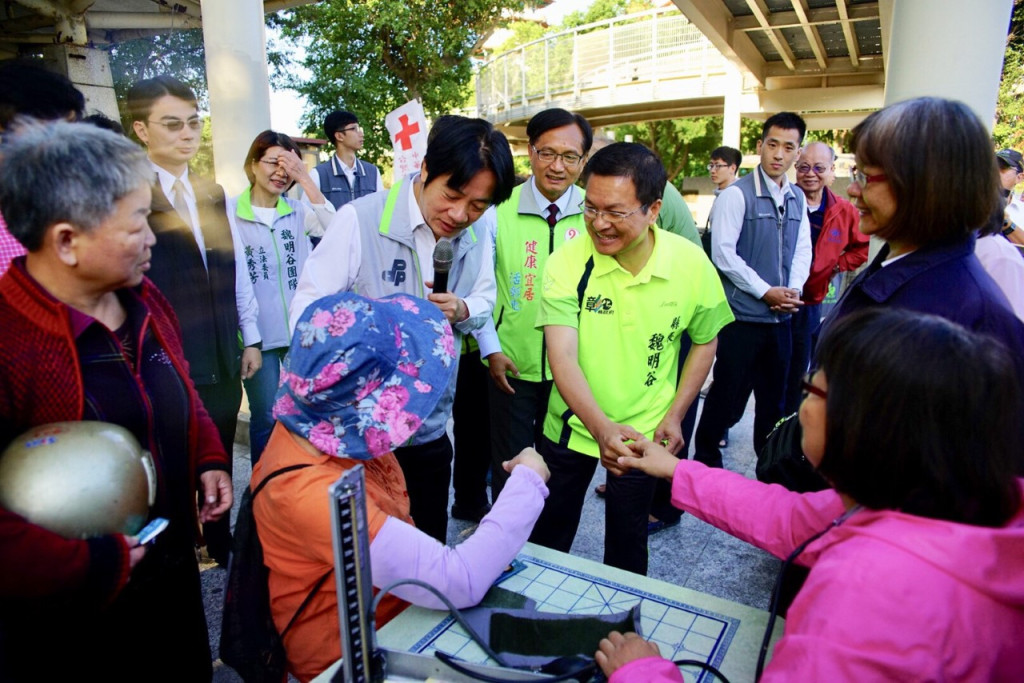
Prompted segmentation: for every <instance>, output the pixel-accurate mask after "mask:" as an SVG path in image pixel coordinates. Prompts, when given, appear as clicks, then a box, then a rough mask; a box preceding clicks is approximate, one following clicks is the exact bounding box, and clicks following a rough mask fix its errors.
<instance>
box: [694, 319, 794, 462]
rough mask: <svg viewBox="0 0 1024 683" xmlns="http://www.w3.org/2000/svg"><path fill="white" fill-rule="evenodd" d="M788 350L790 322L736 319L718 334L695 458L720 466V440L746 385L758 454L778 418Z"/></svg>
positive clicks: (789, 352) (744, 391) (788, 354)
mask: <svg viewBox="0 0 1024 683" xmlns="http://www.w3.org/2000/svg"><path fill="white" fill-rule="evenodd" d="M791 352H792V339H791V336H790V321H789V319H786V320H783V321H782V322H779V323H748V322H741V321H738V320H737V321H734V322H731V323H729V324H728V325H726V326H725V327H724V328H722V331H721V332H719V333H718V353H717V360H716V362H715V381H714V382H713V383H712V384H711V388H710V389H709V390H708V395H707V397H706V398H705V399H704V412H703V414H702V415H701V418H700V423H699V424H698V425H697V434H696V436H695V438H694V448H695V451H694V456H693V457H694V460H697V461H699V462H702V463H704V464H705V465H709V466H711V467H721V466H722V451H721V450H720V449H719V448H718V440H719V439H721V438H722V434H723V433H724V432H725V430H726V429H727V428H728V427H730V426H731V425H732V424H733V423H734V417H735V415H736V414H737V412H738V411H739V412H742V411H741V410H740V403H741V402H744V401H746V398H747V387H748V386H753V389H754V401H755V406H754V452H755V453H760V452H761V448H762V447H763V446H764V442H765V440H766V439H767V438H768V433H769V432H770V431H771V430H772V427H774V426H775V423H776V422H778V421H779V418H781V417H782V414H783V413H782V402H783V397H784V394H785V390H786V376H787V374H788V372H789V358H790V355H791Z"/></svg>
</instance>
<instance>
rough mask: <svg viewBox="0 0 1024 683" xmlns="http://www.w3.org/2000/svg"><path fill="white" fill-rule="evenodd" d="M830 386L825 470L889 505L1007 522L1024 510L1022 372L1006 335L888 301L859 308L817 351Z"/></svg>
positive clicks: (968, 520) (848, 487) (850, 489)
mask: <svg viewBox="0 0 1024 683" xmlns="http://www.w3.org/2000/svg"><path fill="white" fill-rule="evenodd" d="M818 357H819V360H820V368H821V370H822V371H823V372H824V373H825V378H826V381H827V384H828V398H827V399H826V405H825V420H826V434H827V437H826V440H825V453H824V456H823V458H822V460H821V464H820V466H819V468H818V469H819V471H820V472H821V474H822V475H823V476H825V478H826V479H828V480H829V481H830V482H831V484H832V486H833V487H834V488H835V489H836V490H837V491H839V492H841V493H845V494H848V495H849V496H851V497H852V498H853V499H854V500H856V501H857V502H858V503H861V504H862V505H865V506H867V507H869V508H873V509H877V510H881V509H891V510H901V511H903V512H907V513H910V514H913V515H919V516H922V517H931V518H935V519H948V520H951V521H954V522H961V523H965V524H976V525H981V526H1001V525H1002V524H1004V523H1005V522H1006V521H1007V520H1008V519H1010V518H1011V517H1012V516H1013V515H1014V514H1016V512H1017V510H1018V508H1019V506H1020V489H1019V488H1018V485H1017V481H1016V478H1015V476H1014V472H1015V464H1016V459H1017V458H1018V457H1019V456H1020V454H1021V452H1022V451H1024V439H1022V432H1021V430H1020V429H1018V428H1017V422H1018V420H1019V419H1020V415H1021V409H1022V406H1021V394H1020V388H1019V387H1018V386H1017V381H1016V378H1017V373H1016V372H1015V370H1014V365H1013V360H1012V359H1011V357H1010V354H1009V353H1008V352H1007V350H1006V348H1005V347H1004V346H1003V345H1002V344H1000V343H999V342H998V341H996V340H994V339H992V338H990V337H987V336H984V335H981V334H977V333H974V332H970V331H968V330H966V329H964V328H963V327H961V326H960V325H957V324H956V323H953V322H950V321H948V320H946V319H944V318H940V317H938V316H934V315H928V314H924V313H918V312H912V311H907V310H902V309H895V308H888V307H873V308H869V309H864V310H863V311H859V312H857V313H854V314H851V315H849V316H847V317H845V318H842V319H841V320H838V321H836V323H835V324H834V325H832V326H830V328H829V329H828V332H827V333H826V334H825V336H824V337H823V338H822V341H821V345H820V350H819V356H818Z"/></svg>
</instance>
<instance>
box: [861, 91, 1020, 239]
mask: <svg viewBox="0 0 1024 683" xmlns="http://www.w3.org/2000/svg"><path fill="white" fill-rule="evenodd" d="M850 149H851V150H852V151H853V153H854V154H855V155H856V157H857V160H858V162H859V163H860V164H863V165H866V166H878V167H880V168H881V169H882V172H883V173H884V174H885V176H886V182H887V183H888V184H889V189H890V190H892V193H893V196H894V197H895V198H896V211H895V213H894V214H893V216H892V219H891V220H890V221H889V224H888V225H886V226H885V227H884V228H883V229H882V230H879V231H878V236H879V237H881V238H882V239H884V240H890V239H896V240H899V241H903V242H907V243H908V244H912V245H914V246H917V247H922V246H927V245H929V244H939V243H943V242H951V241H957V240H960V239H964V238H965V237H966V236H967V235H968V234H969V233H971V232H973V231H974V230H977V229H978V228H980V227H981V226H983V225H985V223H987V222H988V220H989V218H990V217H991V216H992V214H993V213H995V212H996V211H997V209H998V208H999V207H1001V201H1002V200H1001V195H1000V194H999V189H1000V187H1001V185H1000V182H999V172H998V170H997V168H996V163H995V155H994V154H993V153H992V146H991V139H990V137H989V133H988V130H987V129H986V128H985V125H984V124H983V123H982V122H981V120H980V119H979V118H978V116H977V114H975V113H974V112H973V111H971V109H970V108H969V107H968V106H967V105H965V104H963V103H962V102H956V101H953V100H947V99H942V98H938V97H919V98H916V99H912V100H906V101H904V102H898V103H896V104H892V105H890V106H888V107H886V108H884V109H881V110H879V111H876V112H875V113H873V114H871V115H870V116H868V117H867V118H866V119H864V120H863V121H861V122H860V123H859V124H857V126H856V127H854V129H853V131H852V133H851V141H850Z"/></svg>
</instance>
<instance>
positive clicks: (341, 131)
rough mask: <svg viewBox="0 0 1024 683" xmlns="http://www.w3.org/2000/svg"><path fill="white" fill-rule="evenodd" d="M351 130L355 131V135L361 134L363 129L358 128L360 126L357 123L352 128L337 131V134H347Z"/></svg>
mask: <svg viewBox="0 0 1024 683" xmlns="http://www.w3.org/2000/svg"><path fill="white" fill-rule="evenodd" d="M352 130H354V131H355V132H357V133H362V132H363V127H362V126H360V125H359V124H358V123H357V124H356V125H354V126H349V127H348V128H342V129H341V130H339V131H338V132H339V133H347V132H349V131H352Z"/></svg>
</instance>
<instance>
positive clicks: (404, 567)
mask: <svg viewBox="0 0 1024 683" xmlns="http://www.w3.org/2000/svg"><path fill="white" fill-rule="evenodd" d="M547 495H548V488H547V486H546V485H545V484H544V482H543V480H541V478H540V475H538V474H537V473H536V472H534V471H533V470H531V469H530V468H528V467H525V466H523V465H519V466H517V467H516V468H515V469H514V470H512V476H511V477H510V478H509V480H508V483H506V484H505V488H504V489H503V490H502V492H501V495H500V496H499V497H498V500H497V502H496V503H495V504H494V508H493V509H492V510H491V511H490V513H488V515H487V516H486V517H484V518H483V520H482V521H481V522H480V526H478V527H477V529H476V531H475V532H474V533H473V535H472V536H470V537H469V538H468V539H466V540H465V541H463V542H462V543H460V544H459V545H458V546H456V547H454V548H450V547H448V546H445V545H442V544H441V543H438V542H437V541H436V540H435V539H433V538H431V537H430V536H427V534H425V533H423V532H422V531H420V530H419V529H417V528H416V527H414V526H412V525H410V524H406V523H405V522H403V521H401V520H399V519H396V518H394V517H389V518H388V520H387V521H386V522H384V525H383V526H382V527H381V530H380V531H379V532H378V533H377V536H376V537H375V538H374V540H373V542H372V543H371V544H370V565H371V568H372V570H373V583H374V585H376V586H377V587H378V588H383V587H384V586H387V585H388V584H390V583H392V582H394V581H397V580H398V579H419V580H420V581H424V582H426V583H429V584H430V585H432V586H434V587H435V588H437V589H438V590H439V591H441V593H443V594H444V595H445V596H447V598H448V599H449V600H451V601H452V602H453V603H454V604H455V606H456V607H460V608H461V607H470V606H472V605H475V604H477V603H479V602H480V600H481V599H482V598H483V596H484V593H486V592H487V589H489V588H490V587H491V584H492V583H494V580H495V579H496V578H498V576H499V575H500V574H501V572H502V571H504V570H505V567H507V566H508V564H509V563H510V562H511V561H512V559H513V558H515V556H516V555H517V554H518V553H519V551H520V550H521V549H522V547H523V544H524V543H526V541H527V539H528V538H529V537H530V532H531V531H532V530H533V525H534V523H535V522H536V521H537V517H539V516H540V512H541V510H542V509H543V508H544V499H545V498H547ZM394 594H395V595H396V596H398V597H400V598H402V599H403V600H408V601H409V602H411V603H413V604H415V605H420V606H422V607H430V608H434V609H438V608H441V609H443V608H444V605H443V604H442V603H441V602H440V601H439V600H438V599H437V598H436V597H435V596H434V595H433V593H430V592H428V591H427V590H425V589H423V588H419V587H417V586H401V587H399V588H396V589H395V590H394Z"/></svg>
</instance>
